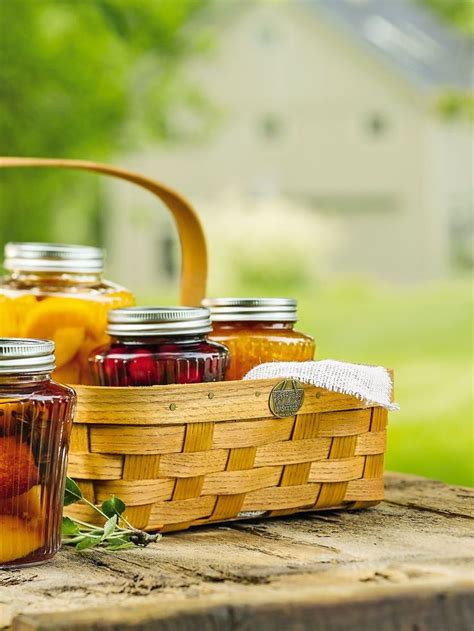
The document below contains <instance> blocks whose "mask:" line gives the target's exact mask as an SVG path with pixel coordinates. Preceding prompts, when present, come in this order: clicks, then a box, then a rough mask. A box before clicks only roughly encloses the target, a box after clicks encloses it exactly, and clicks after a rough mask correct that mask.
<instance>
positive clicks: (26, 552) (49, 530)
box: [0, 338, 75, 567]
mask: <svg viewBox="0 0 474 631" xmlns="http://www.w3.org/2000/svg"><path fill="white" fill-rule="evenodd" d="M15 349H16V353H17V354H16V357H15V356H14V355H15ZM18 349H19V350H18ZM53 349H54V345H53V344H52V343H51V342H47V341H40V340H12V339H3V338H2V339H0V567H10V566H19V565H30V564H36V563H41V562H43V561H46V560H47V559H49V558H50V557H52V556H53V555H54V554H55V553H56V552H57V550H58V549H59V547H60V545H61V523H62V508H63V495H64V480H65V475H66V461H67V450H68V445H69V435H70V430H71V425H72V417H73V413H74V407H75V393H74V390H72V389H71V388H68V387H66V386H62V385H59V384H56V383H54V382H53V381H51V378H50V375H49V373H50V371H51V369H52V364H51V366H50V367H49V368H48V366H47V361H48V358H49V361H50V362H54V356H53V355H52V352H53ZM28 353H29V354H28ZM35 353H40V354H39V355H37V356H36V358H35V357H34V354H35ZM41 353H42V354H41ZM18 359H20V362H18V361H17V360H18ZM15 362H16V363H17V364H18V363H20V364H21V362H23V363H22V365H21V366H20V367H19V368H18V369H17V370H15V369H14V368H13V369H12V364H14V363H15ZM25 362H27V363H30V366H29V367H28V368H25V366H24V365H25ZM8 364H9V365H10V366H8ZM35 364H36V365H35Z"/></svg>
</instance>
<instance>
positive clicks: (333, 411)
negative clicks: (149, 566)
mask: <svg viewBox="0 0 474 631" xmlns="http://www.w3.org/2000/svg"><path fill="white" fill-rule="evenodd" d="M15 166H43V167H60V168H73V169H81V170H88V171H96V172H98V173H102V174H106V175H111V176H115V177H119V178H122V179H125V180H128V181H130V182H133V183H135V184H138V185H140V186H142V187H144V188H146V189H148V190H149V191H151V192H152V193H154V194H155V195H157V196H158V197H159V198H160V199H161V200H162V201H163V202H164V203H165V204H166V205H167V206H168V208H169V209H170V211H171V212H172V213H173V215H174V217H175V220H176V223H177V226H178V230H179V234H180V239H181V246H182V256H183V265H182V281H183V282H182V287H181V298H182V303H183V304H187V305H197V304H199V303H200V301H201V299H202V298H203V297H204V294H205V283H206V273H207V258H206V246H205V240H204V236H203V233H202V229H201V226H200V223H199V220H198V219H197V217H196V215H195V213H194V211H193V210H192V208H191V207H190V205H189V204H188V203H187V202H186V201H185V200H184V199H182V198H181V197H180V196H178V195H177V194H176V193H174V192H173V191H171V190H170V189H168V188H166V187H164V186H163V185H161V184H158V183H157V182H154V181H153V180H150V179H148V178H145V177H143V176H141V175H137V174H134V173H129V172H127V171H124V170H121V169H117V168H114V167H110V166H106V165H100V164H95V163H89V162H82V161H72V160H71V161H66V160H45V159H33V158H0V167H15ZM278 384H279V381H278V380H259V381H232V382H221V383H208V384H187V385H180V386H153V387H148V388H105V387H92V386H75V388H76V391H77V394H78V410H77V415H76V419H75V423H74V427H73V432H72V439H71V448H70V454H69V475H70V476H72V477H74V478H75V479H76V480H77V481H78V482H79V485H80V487H81V489H82V491H83V493H84V495H85V496H86V497H87V498H88V499H89V500H91V501H92V502H96V503H99V502H101V501H102V500H104V499H106V498H107V497H109V496H110V495H117V496H118V497H120V498H122V499H123V500H124V501H125V502H126V504H127V506H128V509H127V517H128V519H129V520H130V521H131V522H132V524H134V525H135V526H136V527H138V528H143V529H148V530H162V531H170V530H183V529H186V528H189V527H190V526H198V525H202V524H207V523H210V522H218V521H225V520H230V519H235V518H243V517H249V516H255V515H257V514H258V515H261V514H264V515H268V516H276V515H289V514H292V513H295V512H298V511H304V510H320V509H324V510H327V509H333V508H351V509H353V508H363V507H366V506H372V505H374V504H377V503H378V502H379V501H380V500H382V499H383V469H384V452H385V446H386V425H387V412H386V411H385V410H384V409H383V408H380V407H370V406H367V405H365V404H364V403H362V402H361V401H359V400H358V399H356V398H354V397H351V396H347V395H342V394H337V393H334V392H329V391H326V390H322V389H319V388H315V387H312V386H304V399H303V402H302V404H301V407H300V409H299V410H298V412H297V413H296V414H295V415H293V416H289V417H286V418H276V417H275V416H274V415H273V414H272V412H271V411H270V407H269V401H270V397H271V396H272V391H273V389H274V388H275V386H277V385H278ZM68 514H70V515H71V516H74V517H77V518H78V519H86V520H89V521H93V520H94V519H95V513H94V511H92V510H90V509H88V508H87V507H84V506H82V505H74V506H71V507H69V509H68Z"/></svg>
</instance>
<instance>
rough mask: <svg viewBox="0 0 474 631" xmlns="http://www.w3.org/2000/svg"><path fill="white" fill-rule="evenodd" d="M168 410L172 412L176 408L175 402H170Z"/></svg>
mask: <svg viewBox="0 0 474 631" xmlns="http://www.w3.org/2000/svg"><path fill="white" fill-rule="evenodd" d="M170 410H171V411H172V412H174V411H175V410H176V403H170Z"/></svg>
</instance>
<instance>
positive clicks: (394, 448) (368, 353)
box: [148, 279, 474, 485]
mask: <svg viewBox="0 0 474 631" xmlns="http://www.w3.org/2000/svg"><path fill="white" fill-rule="evenodd" d="M260 287H266V291H265V292H263V291H260V292H259V291H258V288H256V287H255V286H251V285H250V284H249V285H247V286H245V287H241V288H239V289H236V288H233V290H232V291H228V292H226V293H227V294H229V293H233V294H234V295H249V294H255V295H258V294H264V295H279V294H280V295H292V294H293V295H294V293H295V292H293V291H291V289H290V290H288V289H287V288H286V289H285V288H282V287H271V288H270V287H268V282H267V283H266V282H265V280H263V279H262V280H261V282H260ZM219 293H221V294H222V291H221V292H217V291H212V294H213V295H218V294H219ZM296 293H297V294H299V295H296V297H297V298H299V312H300V321H299V324H298V327H299V328H300V329H301V330H302V331H305V332H309V333H312V334H313V335H314V336H315V338H316V341H317V345H318V348H317V355H318V358H320V359H323V358H332V359H341V360H346V361H351V362H356V363H371V364H378V365H384V366H387V367H390V368H393V369H394V370H395V398H396V400H397V402H398V403H399V404H400V406H401V410H400V412H395V413H393V414H391V416H390V423H389V445H388V455H387V467H388V468H389V469H392V470H396V471H403V472H407V473H416V474H420V475H424V476H428V477H430V478H436V479H439V480H443V481H444V482H452V483H456V484H468V485H469V484H470V485H472V484H473V483H474V470H473V469H474V467H473V465H474V449H473V442H474V440H473V438H474V436H473V398H474V397H473V368H472V350H473V347H472V288H471V286H470V284H469V283H468V282H467V281H464V280H460V281H451V282H449V283H445V284H442V285H435V286H423V287H413V288H393V287H390V288H387V287H380V286H374V285H369V284H364V283H358V282H348V283H333V282H331V283H328V284H325V285H320V286H317V287H314V288H312V289H308V288H306V289H304V290H302V289H301V288H300V290H299V291H298V292H296ZM148 302H149V301H148Z"/></svg>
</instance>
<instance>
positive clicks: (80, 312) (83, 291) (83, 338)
mask: <svg viewBox="0 0 474 631" xmlns="http://www.w3.org/2000/svg"><path fill="white" fill-rule="evenodd" d="M103 265H104V254H103V251H102V250H101V249H99V248H93V247H88V246H78V245H58V244H48V243H9V244H7V246H6V248H5V262H4V267H5V269H7V270H8V271H9V273H10V275H9V276H7V277H6V278H4V279H3V280H0V336H3V337H27V338H46V339H49V340H53V341H54V342H55V344H56V370H55V372H54V375H53V377H54V378H55V379H57V380H58V381H61V382H63V383H88V378H89V370H88V364H87V358H88V356H89V353H90V351H91V350H92V349H93V348H96V347H97V346H99V345H100V344H104V343H105V342H107V341H108V339H109V338H108V337H107V335H106V334H105V329H106V326H107V312H108V311H109V309H114V308H118V307H126V306H129V305H133V304H135V300H134V297H133V295H132V294H131V293H130V292H129V291H128V290H126V289H123V288H122V287H119V286H117V285H113V284H111V283H109V282H107V281H104V280H102V272H103Z"/></svg>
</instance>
